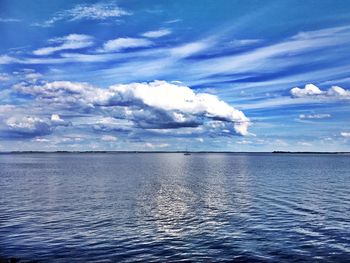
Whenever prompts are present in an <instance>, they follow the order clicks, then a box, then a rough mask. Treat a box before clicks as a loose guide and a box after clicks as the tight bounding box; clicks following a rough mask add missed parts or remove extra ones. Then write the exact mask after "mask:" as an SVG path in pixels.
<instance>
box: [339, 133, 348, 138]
mask: <svg viewBox="0 0 350 263" xmlns="http://www.w3.org/2000/svg"><path fill="white" fill-rule="evenodd" d="M340 135H341V136H343V137H350V132H341V133H340Z"/></svg>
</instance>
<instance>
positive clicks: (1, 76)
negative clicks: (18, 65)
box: [0, 73, 10, 82]
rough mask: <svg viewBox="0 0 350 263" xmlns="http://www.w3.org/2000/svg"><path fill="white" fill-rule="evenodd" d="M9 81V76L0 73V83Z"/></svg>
mask: <svg viewBox="0 0 350 263" xmlns="http://www.w3.org/2000/svg"><path fill="white" fill-rule="evenodd" d="M9 79H10V76H9V74H6V73H0V82H5V81H8V80H9Z"/></svg>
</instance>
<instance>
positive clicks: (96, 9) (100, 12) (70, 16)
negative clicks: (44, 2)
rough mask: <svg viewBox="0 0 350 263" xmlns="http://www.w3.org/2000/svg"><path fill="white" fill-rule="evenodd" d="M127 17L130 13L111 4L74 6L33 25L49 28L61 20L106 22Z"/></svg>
mask: <svg viewBox="0 0 350 263" xmlns="http://www.w3.org/2000/svg"><path fill="white" fill-rule="evenodd" d="M127 15H131V13H130V12H127V11H126V10H124V9H122V8H120V7H119V6H117V5H115V4H112V3H111V4H108V3H96V4H91V5H89V4H81V5H76V6H74V7H73V8H72V9H69V10H64V11H61V12H58V13H56V14H55V15H54V16H53V17H52V18H51V19H49V20H47V21H45V22H43V23H35V24H33V25H34V26H41V27H50V26H52V25H53V24H54V23H56V22H58V21H62V20H66V21H78V20H107V19H110V18H118V17H121V16H127Z"/></svg>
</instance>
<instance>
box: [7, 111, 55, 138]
mask: <svg viewBox="0 0 350 263" xmlns="http://www.w3.org/2000/svg"><path fill="white" fill-rule="evenodd" d="M5 123H6V125H7V126H8V128H9V130H10V131H12V132H15V133H18V134H23V135H25V134H28V135H33V136H37V135H45V134H49V133H51V127H50V125H49V124H48V122H47V121H46V120H44V119H40V118H38V117H34V116H25V117H10V118H8V119H7V120H6V121H5Z"/></svg>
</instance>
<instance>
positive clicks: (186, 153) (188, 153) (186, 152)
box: [184, 147, 191, 155]
mask: <svg viewBox="0 0 350 263" xmlns="http://www.w3.org/2000/svg"><path fill="white" fill-rule="evenodd" d="M184 155H191V153H190V152H189V151H188V150H187V147H186V151H185V153H184Z"/></svg>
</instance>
